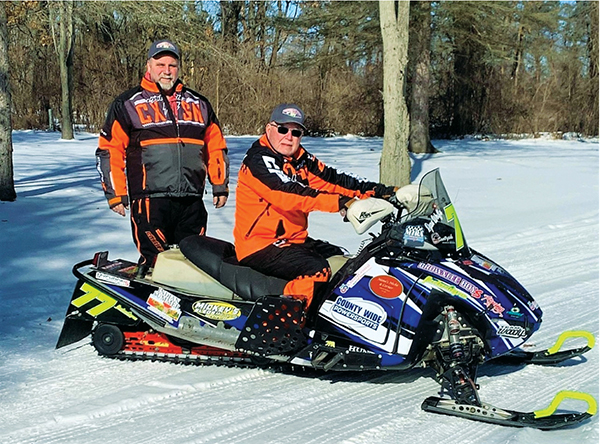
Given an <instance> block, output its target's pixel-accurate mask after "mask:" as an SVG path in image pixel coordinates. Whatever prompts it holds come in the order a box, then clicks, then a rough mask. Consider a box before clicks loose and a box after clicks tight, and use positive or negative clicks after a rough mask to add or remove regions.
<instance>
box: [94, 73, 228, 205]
mask: <svg viewBox="0 0 600 444" xmlns="http://www.w3.org/2000/svg"><path fill="white" fill-rule="evenodd" d="M98 145H99V146H98V149H97V150H96V164H97V168H98V172H99V173H100V179H101V181H102V187H103V189H104V193H105V195H106V198H107V199H108V204H109V206H110V207H111V208H112V207H114V206H115V205H118V204H124V205H126V206H127V205H128V204H129V199H128V194H129V198H131V199H139V198H145V197H186V196H202V194H203V191H204V184H205V180H206V175H207V173H208V178H209V180H210V183H211V184H212V187H213V194H214V195H217V196H219V195H227V194H228V192H229V190H228V185H229V160H228V157H227V146H226V144H225V139H224V138H223V134H222V132H221V128H220V126H219V122H218V120H217V117H216V116H215V113H214V112H213V109H212V107H211V105H210V103H209V102H208V100H207V99H206V98H205V97H203V96H201V95H200V94H198V93H196V92H195V91H192V90H191V89H188V88H186V87H185V86H183V84H182V83H181V82H180V81H177V84H176V86H175V92H174V94H173V96H172V97H171V99H169V98H168V97H167V96H166V95H165V94H164V93H163V92H162V91H161V90H160V89H159V88H158V86H157V85H156V84H155V83H153V82H151V81H150V80H148V79H147V78H143V79H142V81H141V84H140V85H139V86H138V87H136V88H133V89H131V90H129V91H127V92H125V93H123V94H122V95H120V96H119V97H117V98H116V99H115V101H114V102H113V103H112V105H111V106H110V109H109V111H108V115H107V118H106V123H105V124H104V127H103V128H102V130H101V132H100V139H99V144H98Z"/></svg>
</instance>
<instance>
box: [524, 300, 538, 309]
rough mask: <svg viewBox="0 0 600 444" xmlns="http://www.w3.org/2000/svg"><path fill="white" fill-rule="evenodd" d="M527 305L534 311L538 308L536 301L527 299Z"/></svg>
mask: <svg viewBox="0 0 600 444" xmlns="http://www.w3.org/2000/svg"><path fill="white" fill-rule="evenodd" d="M527 306H528V307H529V309H530V310H531V311H535V310H537V309H538V308H540V306H539V305H538V303H537V302H536V301H529V302H527Z"/></svg>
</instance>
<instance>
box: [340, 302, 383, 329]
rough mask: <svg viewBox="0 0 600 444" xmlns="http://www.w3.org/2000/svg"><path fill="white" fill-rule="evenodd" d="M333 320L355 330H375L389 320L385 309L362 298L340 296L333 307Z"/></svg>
mask: <svg viewBox="0 0 600 444" xmlns="http://www.w3.org/2000/svg"><path fill="white" fill-rule="evenodd" d="M331 313H332V316H333V318H334V319H335V320H336V321H338V322H340V323H342V324H344V325H347V326H349V327H351V328H353V329H355V330H365V329H370V330H375V331H377V329H378V328H379V326H380V325H381V324H383V323H384V322H385V320H386V319H387V314H386V312H385V310H384V309H383V307H382V306H381V305H379V304H376V303H374V302H371V301H366V300H364V299H362V298H344V297H342V296H338V298H337V299H336V300H335V303H334V304H333V307H331Z"/></svg>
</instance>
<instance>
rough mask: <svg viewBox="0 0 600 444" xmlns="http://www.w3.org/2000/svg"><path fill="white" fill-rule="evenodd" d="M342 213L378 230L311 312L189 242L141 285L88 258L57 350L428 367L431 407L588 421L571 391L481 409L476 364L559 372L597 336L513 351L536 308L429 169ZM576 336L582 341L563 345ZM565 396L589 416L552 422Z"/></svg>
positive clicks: (518, 419)
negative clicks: (477, 244)
mask: <svg viewBox="0 0 600 444" xmlns="http://www.w3.org/2000/svg"><path fill="white" fill-rule="evenodd" d="M347 218H348V220H349V221H350V222H351V223H352V225H353V226H354V228H355V229H356V231H357V232H358V233H359V234H362V233H364V232H366V231H367V230H368V229H369V228H370V227H371V226H373V224H375V223H376V222H378V221H380V222H382V230H381V233H380V234H379V235H373V234H372V235H371V237H372V239H371V240H370V242H368V244H367V245H365V246H363V247H362V248H361V249H360V251H359V252H358V253H357V254H356V255H353V256H347V257H346V256H336V257H333V258H330V263H331V266H332V270H333V274H332V279H331V280H330V282H329V283H328V285H327V287H326V288H325V289H324V290H323V291H322V292H320V294H319V295H316V296H315V300H314V301H313V304H312V305H311V309H310V310H309V311H308V312H306V313H305V312H304V310H303V307H302V304H301V302H299V301H297V300H294V299H291V298H286V297H282V296H280V295H281V294H282V290H283V288H284V286H285V284H286V282H285V281H283V280H281V279H278V278H274V277H270V276H265V275H263V274H261V273H259V272H257V271H255V270H252V269H250V268H248V267H243V266H241V265H239V264H238V263H237V261H236V260H235V254H234V249H233V245H231V244H230V243H228V242H225V241H222V240H218V239H213V238H209V237H204V236H192V237H188V238H186V239H184V240H183V241H182V242H181V243H180V245H179V247H178V248H173V249H171V250H169V251H166V252H163V253H161V254H160V255H159V257H158V260H157V263H156V265H155V268H154V270H153V272H152V274H151V275H146V276H145V277H142V278H140V277H138V276H137V274H138V273H137V271H138V267H137V265H136V264H135V263H133V262H129V261H126V260H121V259H117V260H108V253H107V252H101V253H97V254H96V255H95V257H94V259H93V260H88V261H85V262H81V263H79V264H77V265H75V266H74V268H73V273H74V274H75V276H76V277H77V278H78V282H77V284H76V287H75V291H74V293H73V296H72V299H71V302H70V304H69V307H68V309H67V313H66V319H65V322H64V326H63V329H62V331H61V334H60V337H59V339H58V343H57V348H60V347H64V346H66V345H69V344H72V343H74V342H77V341H79V340H81V339H83V338H85V337H87V336H88V335H89V334H90V333H91V334H92V343H93V345H94V347H95V348H96V349H97V351H98V353H99V354H100V355H103V356H109V357H114V358H119V359H133V360H135V359H151V360H157V361H170V362H179V363H196V364H213V363H217V364H221V365H238V366H244V365H260V366H271V367H273V366H275V365H277V366H280V365H283V366H289V367H294V368H296V367H305V368H311V369H316V370H321V371H361V370H388V371H392V370H394V371H404V370H409V369H411V368H414V367H417V366H421V367H431V368H432V369H433V370H435V372H436V379H437V380H438V382H440V384H441V385H442V391H441V395H442V396H444V397H429V398H427V399H425V401H424V402H423V404H422V406H421V407H422V409H424V410H426V411H429V412H435V413H441V414H448V415H455V416H461V417H465V418H469V419H472V420H478V421H483V422H489V423H495V424H501V425H507V426H514V427H535V428H539V429H553V428H560V427H565V426H570V425H573V424H576V423H579V422H582V421H584V420H586V419H588V418H590V417H591V416H593V415H594V414H595V413H596V410H597V403H596V400H595V399H594V398H593V397H592V396H591V395H589V394H586V393H580V392H566V391H563V392H559V393H558V394H557V395H556V397H555V398H554V400H553V401H552V403H551V405H550V406H549V407H548V408H545V409H543V410H537V411H532V412H517V411H513V410H504V409H501V408H497V407H494V406H491V405H489V404H487V403H485V402H482V401H481V400H480V398H479V395H478V386H477V384H476V378H477V368H478V366H479V365H480V364H482V363H484V362H487V361H494V362H495V361H501V362H502V363H504V364H505V363H513V364H529V363H533V364H541V365H544V364H555V363H558V362H562V361H564V360H566V359H570V358H573V357H576V356H579V355H582V354H583V353H585V352H587V351H588V350H590V349H591V348H592V347H593V346H594V337H593V336H592V335H591V333H589V332H585V331H580V332H565V333H563V334H562V335H561V336H560V337H559V339H558V341H557V343H556V345H555V346H554V347H552V348H550V349H547V350H541V351H537V352H533V351H524V350H523V349H521V348H519V347H520V346H521V345H522V344H524V343H525V341H526V340H527V339H528V338H529V337H530V336H531V335H532V334H533V333H534V332H535V331H536V330H538V328H539V327H540V324H541V321H542V310H541V309H540V307H539V306H538V304H537V303H536V301H535V300H534V299H533V298H532V296H531V295H530V294H529V293H528V292H527V290H525V288H523V287H522V286H521V285H520V284H519V283H518V282H517V281H516V280H515V279H514V278H513V277H512V276H511V275H510V274H509V273H508V272H507V271H506V270H504V269H503V268H502V267H501V266H499V265H498V264H496V263H495V262H493V261H492V260H491V259H489V258H487V257H485V256H484V255H482V254H480V253H478V252H477V251H475V250H473V249H472V248H469V246H468V245H467V242H466V239H465V237H464V235H463V231H462V229H461V226H460V223H459V220H458V217H457V215H456V211H455V209H454V206H453V204H452V202H451V201H450V198H449V196H448V193H447V192H446V189H445V187H444V185H443V183H442V179H441V176H440V174H439V172H438V170H433V171H431V172H429V173H427V174H426V175H425V176H424V177H423V179H422V180H421V182H420V184H419V185H415V184H412V185H408V186H406V187H403V188H401V189H400V190H398V192H397V193H396V195H395V196H394V197H392V198H391V199H390V200H389V201H386V200H382V199H365V200H361V201H357V202H356V203H354V204H353V205H352V206H351V207H350V209H349V210H348V214H347ZM571 337H576V338H579V341H581V340H585V341H586V344H585V345H583V344H580V345H581V346H580V347H579V348H574V349H569V350H562V346H563V343H564V341H565V340H566V339H568V338H571ZM566 398H575V399H578V400H582V401H585V402H586V403H587V405H588V408H587V410H586V411H581V412H580V411H575V412H568V413H556V409H557V407H558V406H559V404H560V403H561V402H562V401H563V400H564V399H566Z"/></svg>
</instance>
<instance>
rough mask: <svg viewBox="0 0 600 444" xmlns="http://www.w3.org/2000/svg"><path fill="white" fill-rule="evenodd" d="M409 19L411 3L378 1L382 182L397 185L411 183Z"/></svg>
mask: <svg viewBox="0 0 600 444" xmlns="http://www.w3.org/2000/svg"><path fill="white" fill-rule="evenodd" d="M408 17H409V2H407V1H397V0H396V1H386V0H379V21H380V25H381V36H382V38H383V114H384V135H383V151H382V152H381V163H380V165H379V180H380V181H381V182H382V183H386V184H393V185H397V186H402V185H406V184H408V183H410V158H409V157H408V135H409V125H410V121H409V116H408V109H407V107H406V101H405V91H406V67H407V62H408Z"/></svg>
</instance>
